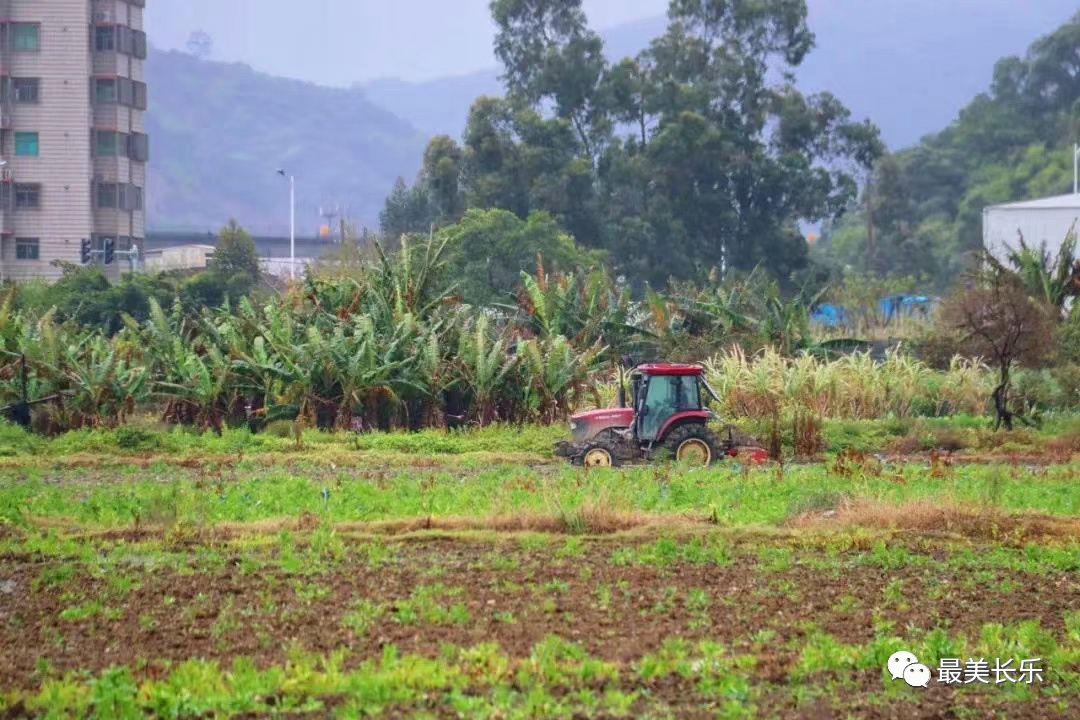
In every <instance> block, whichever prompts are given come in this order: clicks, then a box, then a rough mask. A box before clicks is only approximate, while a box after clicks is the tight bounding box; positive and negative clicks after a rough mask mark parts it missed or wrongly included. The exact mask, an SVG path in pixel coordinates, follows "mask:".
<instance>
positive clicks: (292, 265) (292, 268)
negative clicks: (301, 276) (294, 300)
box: [278, 169, 296, 280]
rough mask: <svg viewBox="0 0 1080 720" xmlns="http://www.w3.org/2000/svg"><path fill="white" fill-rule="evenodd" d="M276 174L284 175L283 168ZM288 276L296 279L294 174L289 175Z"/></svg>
mask: <svg viewBox="0 0 1080 720" xmlns="http://www.w3.org/2000/svg"><path fill="white" fill-rule="evenodd" d="M278 175H280V176H281V177H285V171H284V170H280V169H279V170H278ZM289 277H291V278H292V279H294V280H295V279H296V176H295V175H292V174H290V175H289Z"/></svg>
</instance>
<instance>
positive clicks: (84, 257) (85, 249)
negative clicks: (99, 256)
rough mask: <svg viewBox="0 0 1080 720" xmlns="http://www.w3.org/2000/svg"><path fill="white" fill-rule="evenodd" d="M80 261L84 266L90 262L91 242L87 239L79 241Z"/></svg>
mask: <svg viewBox="0 0 1080 720" xmlns="http://www.w3.org/2000/svg"><path fill="white" fill-rule="evenodd" d="M79 259H80V260H81V261H82V264H83V265H85V264H87V263H88V262H90V241H89V240H87V239H86V238H83V239H82V240H80V241H79Z"/></svg>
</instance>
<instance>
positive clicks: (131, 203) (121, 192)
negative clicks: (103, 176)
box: [97, 183, 143, 212]
mask: <svg viewBox="0 0 1080 720" xmlns="http://www.w3.org/2000/svg"><path fill="white" fill-rule="evenodd" d="M97 206H98V208H101V209H103V210H125V211H127V212H132V211H135V210H142V209H143V189H142V188H141V187H139V186H137V185H132V184H130V183H119V184H117V183H101V184H99V185H98V186H97Z"/></svg>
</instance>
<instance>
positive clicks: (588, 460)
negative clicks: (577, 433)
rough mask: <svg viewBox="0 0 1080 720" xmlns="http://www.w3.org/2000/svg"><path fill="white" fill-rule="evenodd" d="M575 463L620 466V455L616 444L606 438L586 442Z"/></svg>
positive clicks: (587, 465) (593, 465) (588, 465)
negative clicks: (605, 439)
mask: <svg viewBox="0 0 1080 720" xmlns="http://www.w3.org/2000/svg"><path fill="white" fill-rule="evenodd" d="M574 464H575V465H582V466H584V467H618V465H619V464H620V463H619V456H618V455H616V454H615V446H614V445H612V444H611V443H609V442H606V441H604V440H597V441H594V442H590V443H586V445H585V448H584V449H583V450H582V451H581V454H580V455H578V456H577V457H576V458H574Z"/></svg>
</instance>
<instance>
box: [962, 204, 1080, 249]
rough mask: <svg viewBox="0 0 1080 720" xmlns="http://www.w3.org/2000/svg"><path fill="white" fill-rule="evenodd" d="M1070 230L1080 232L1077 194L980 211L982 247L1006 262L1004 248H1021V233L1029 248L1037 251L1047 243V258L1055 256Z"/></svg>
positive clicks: (1079, 205)
mask: <svg viewBox="0 0 1080 720" xmlns="http://www.w3.org/2000/svg"><path fill="white" fill-rule="evenodd" d="M1070 199H1071V202H1070ZM1052 201H1053V202H1052ZM1071 229H1075V231H1076V232H1080V195H1076V196H1060V197H1058V198H1047V199H1045V200H1034V201H1031V202H1021V203H1011V204H1008V205H996V206H992V207H988V208H986V209H985V210H983V246H984V247H985V248H986V249H987V250H989V251H990V253H991V254H992V255H993V256H994V257H996V258H998V259H999V260H1004V259H1005V251H1006V248H1008V249H1012V250H1015V249H1017V248H1019V247H1020V234H1021V233H1022V234H1023V237H1024V242H1025V243H1026V244H1027V246H1028V247H1030V248H1034V249H1038V248H1039V247H1041V246H1042V244H1043V243H1046V249H1047V251H1048V252H1049V253H1050V255H1051V256H1052V257H1053V256H1056V255H1057V253H1058V251H1059V250H1060V249H1061V245H1062V243H1064V242H1065V238H1066V236H1067V235H1068V233H1069V231H1070V230H1071Z"/></svg>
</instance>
